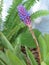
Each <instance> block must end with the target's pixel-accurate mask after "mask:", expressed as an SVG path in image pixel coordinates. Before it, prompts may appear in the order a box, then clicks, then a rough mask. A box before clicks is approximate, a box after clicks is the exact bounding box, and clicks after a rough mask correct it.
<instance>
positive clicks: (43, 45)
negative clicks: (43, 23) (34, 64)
mask: <svg viewBox="0 0 49 65" xmlns="http://www.w3.org/2000/svg"><path fill="white" fill-rule="evenodd" d="M38 41H39V46H40V51H41V60H42V61H45V59H46V56H47V53H48V50H47V45H46V42H45V40H44V37H43V36H42V35H40V36H39V38H38Z"/></svg>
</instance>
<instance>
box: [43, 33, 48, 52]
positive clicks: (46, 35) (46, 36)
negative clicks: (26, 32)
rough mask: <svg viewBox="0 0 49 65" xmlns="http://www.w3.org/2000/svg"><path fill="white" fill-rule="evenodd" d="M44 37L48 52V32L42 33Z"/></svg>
mask: <svg viewBox="0 0 49 65" xmlns="http://www.w3.org/2000/svg"><path fill="white" fill-rule="evenodd" d="M44 39H45V41H46V45H47V48H48V52H49V34H45V35H44Z"/></svg>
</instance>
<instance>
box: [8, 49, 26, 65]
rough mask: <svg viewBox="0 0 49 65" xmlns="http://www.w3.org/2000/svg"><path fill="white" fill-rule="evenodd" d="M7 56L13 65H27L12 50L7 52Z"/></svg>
mask: <svg viewBox="0 0 49 65" xmlns="http://www.w3.org/2000/svg"><path fill="white" fill-rule="evenodd" d="M7 56H8V58H9V59H10V61H11V63H12V65H25V64H24V63H23V62H22V61H21V60H20V59H19V58H18V57H17V56H16V55H15V54H13V53H12V52H11V51H10V50H8V51H7Z"/></svg>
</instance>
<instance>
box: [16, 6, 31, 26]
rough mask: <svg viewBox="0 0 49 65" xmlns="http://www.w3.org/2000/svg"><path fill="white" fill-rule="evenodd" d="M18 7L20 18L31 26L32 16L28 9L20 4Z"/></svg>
mask: <svg viewBox="0 0 49 65" xmlns="http://www.w3.org/2000/svg"><path fill="white" fill-rule="evenodd" d="M17 9H18V14H19V16H20V19H21V20H22V21H23V22H24V23H25V24H26V25H27V26H29V25H30V24H31V20H30V16H29V14H28V11H27V10H26V9H25V7H24V6H23V5H19V6H18V7H17Z"/></svg>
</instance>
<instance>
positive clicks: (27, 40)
mask: <svg viewBox="0 0 49 65" xmlns="http://www.w3.org/2000/svg"><path fill="white" fill-rule="evenodd" d="M33 31H34V32H35V35H36V37H37V38H38V37H39V35H40V34H41V33H40V32H39V31H38V30H36V29H35V30H33ZM19 32H20V31H19ZM37 33H38V34H37ZM16 40H17V42H19V41H20V42H19V43H21V45H22V46H27V47H30V48H36V45H35V42H34V40H33V37H32V35H31V33H30V31H29V30H28V29H26V28H25V29H24V30H23V31H22V32H21V33H20V35H19V36H18V37H17V38H16ZM17 42H16V43H17Z"/></svg>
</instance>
